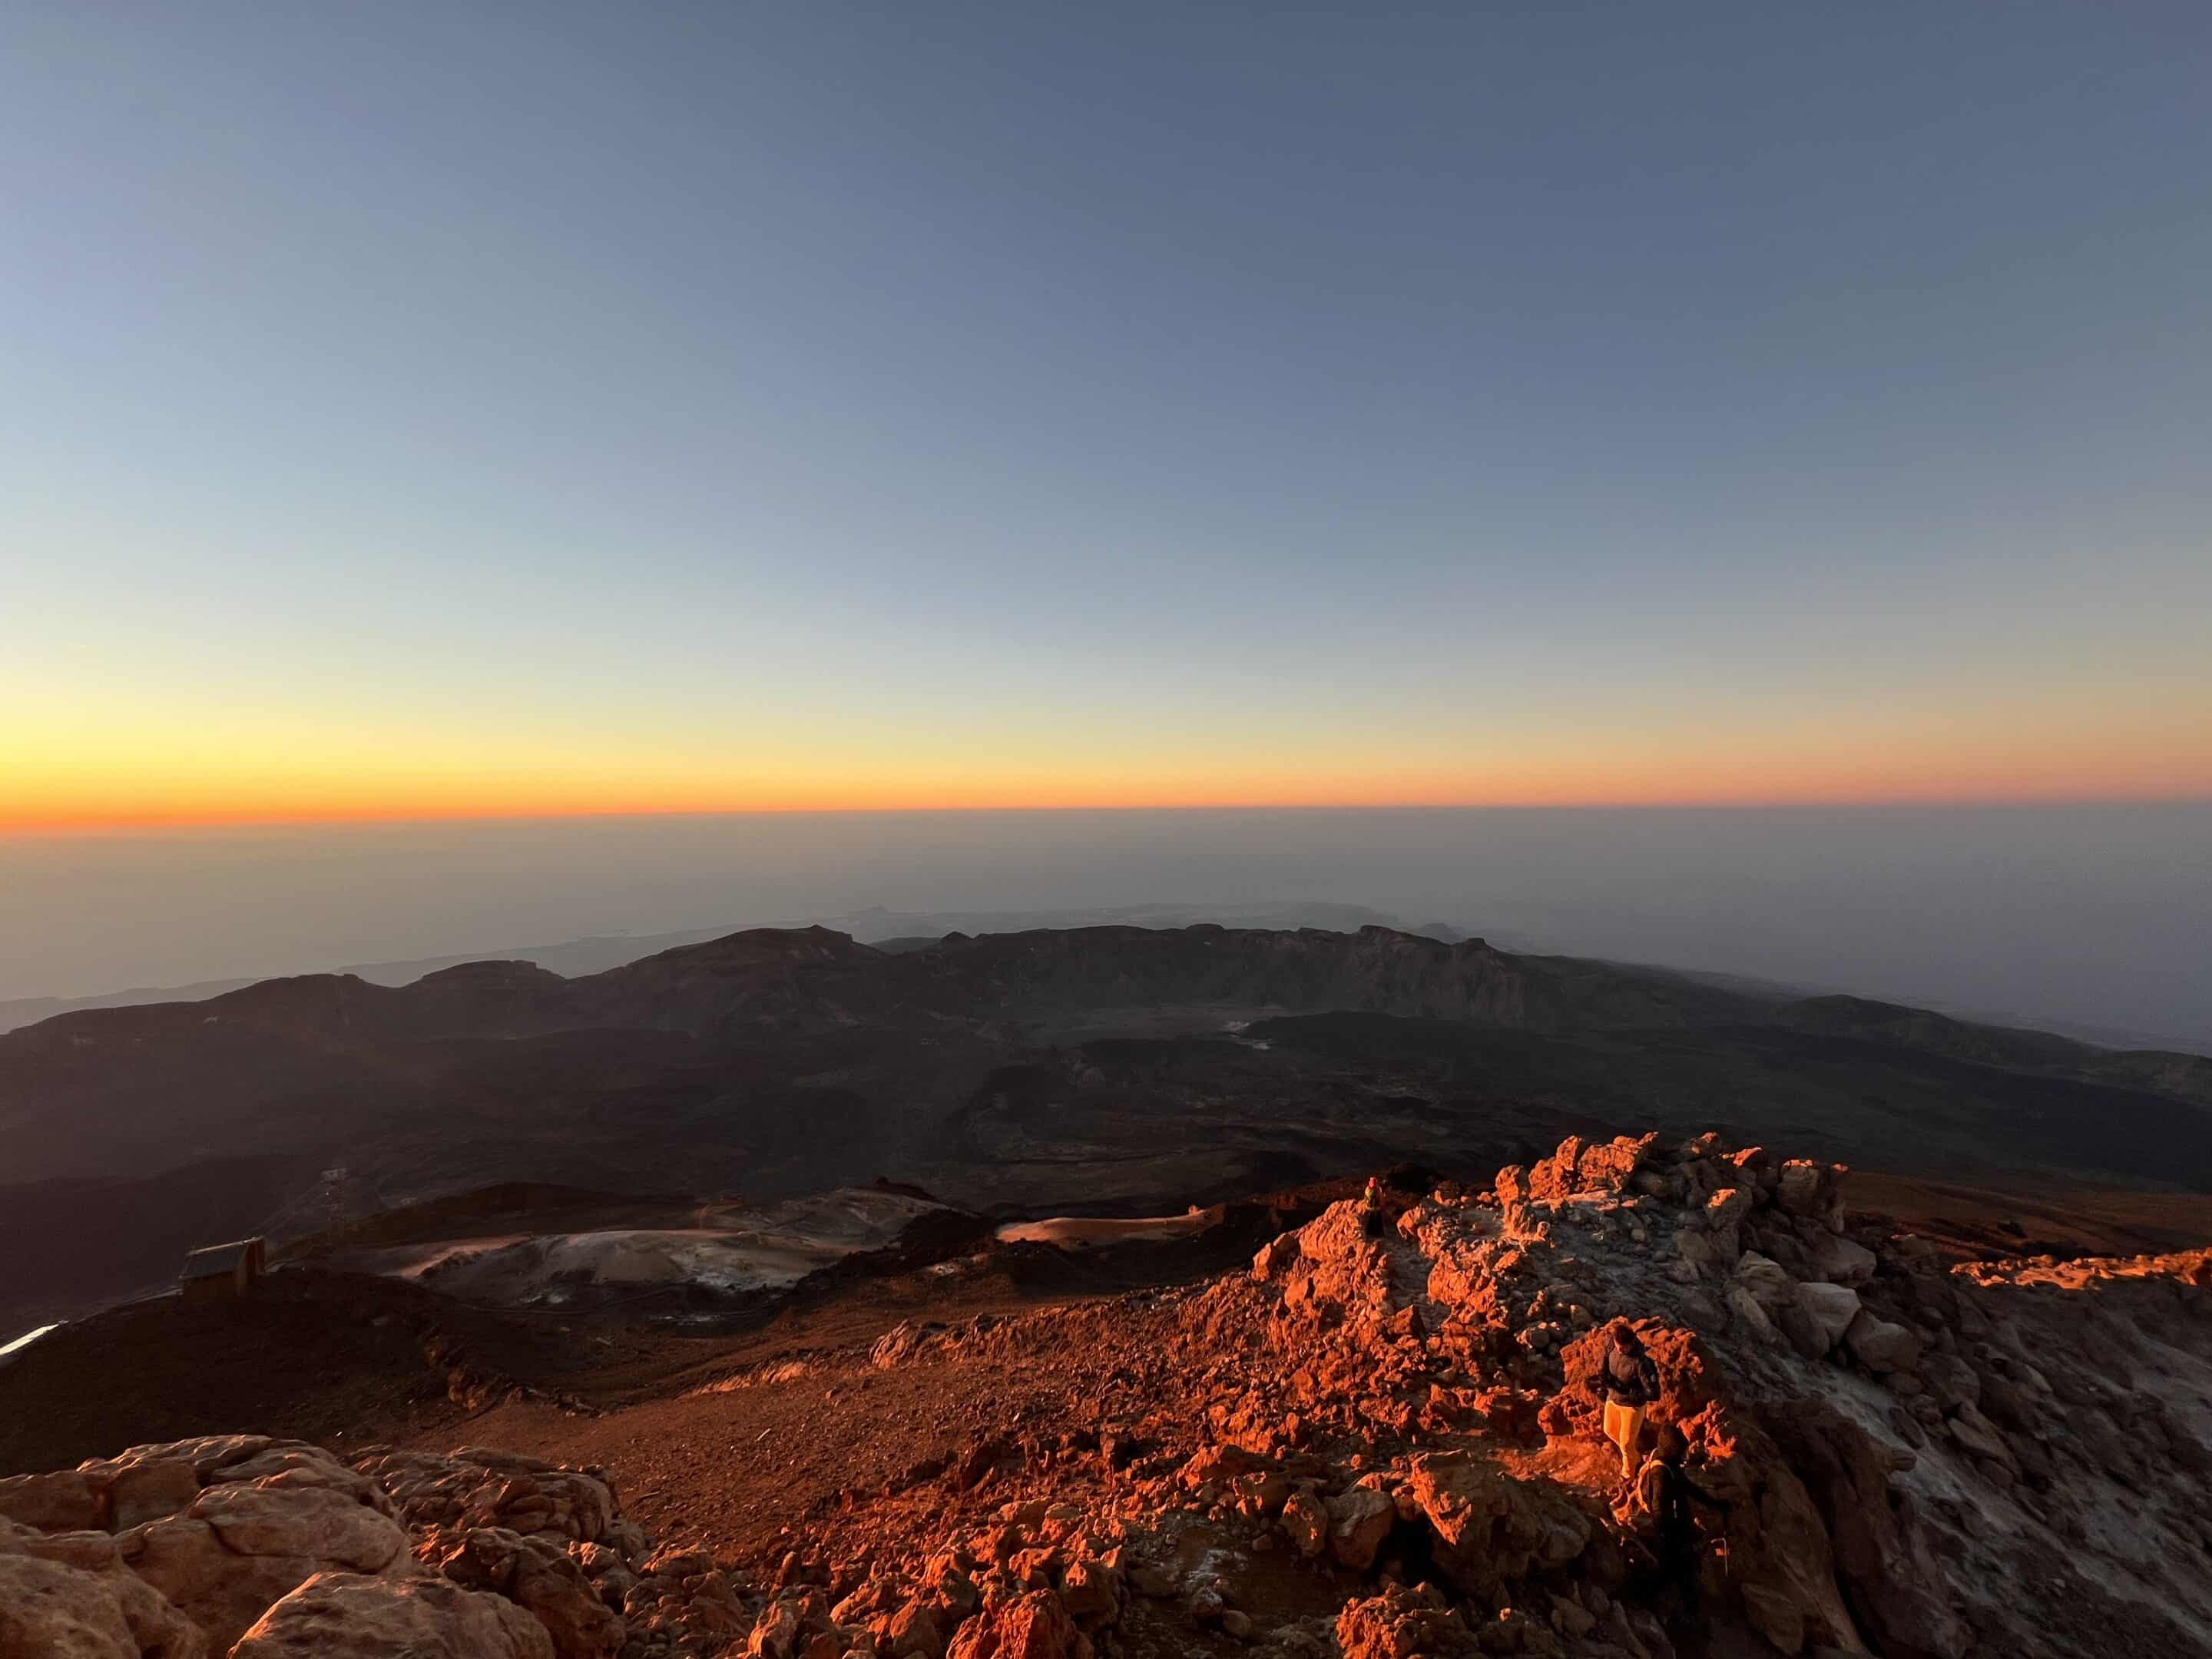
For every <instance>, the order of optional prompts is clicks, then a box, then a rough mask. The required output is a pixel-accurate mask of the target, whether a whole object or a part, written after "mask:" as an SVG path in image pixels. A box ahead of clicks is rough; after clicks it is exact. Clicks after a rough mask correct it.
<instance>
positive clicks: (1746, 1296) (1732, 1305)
mask: <svg viewBox="0 0 2212 1659" xmlns="http://www.w3.org/2000/svg"><path fill="white" fill-rule="evenodd" d="M1728 1305H1729V1312H1730V1313H1732V1314H1734V1315H1735V1318H1736V1323H1737V1324H1738V1325H1739V1326H1740V1327H1741V1329H1742V1331H1743V1333H1744V1334H1746V1335H1747V1336H1749V1337H1751V1338H1753V1340H1756V1341H1760V1342H1773V1341H1777V1340H1780V1337H1781V1333H1780V1332H1779V1331H1778V1330H1776V1329H1775V1328H1774V1322H1773V1321H1772V1320H1771V1319H1769V1318H1768V1317H1767V1316H1766V1310H1765V1307H1764V1306H1763V1305H1761V1304H1760V1302H1759V1298H1758V1297H1755V1296H1753V1294H1752V1293H1751V1291H1750V1289H1749V1288H1748V1287H1747V1286H1746V1285H1730V1286H1729V1292H1728Z"/></svg>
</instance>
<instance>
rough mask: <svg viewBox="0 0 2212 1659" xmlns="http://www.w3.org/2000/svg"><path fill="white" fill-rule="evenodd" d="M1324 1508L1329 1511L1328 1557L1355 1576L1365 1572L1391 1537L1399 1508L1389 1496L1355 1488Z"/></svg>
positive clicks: (1339, 1494)
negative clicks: (1355, 1573) (1331, 1557)
mask: <svg viewBox="0 0 2212 1659" xmlns="http://www.w3.org/2000/svg"><path fill="white" fill-rule="evenodd" d="M1324 1507H1325V1508H1326V1509H1327V1510H1328V1553H1329V1554H1330V1555H1332V1556H1334V1558H1335V1559H1337V1560H1338V1561H1339V1562H1340V1563H1341V1564H1342V1565H1345V1566H1347V1567H1350V1568H1352V1570H1353V1571H1356V1572H1364V1571H1367V1569H1368V1568H1370V1567H1371V1566H1373V1565H1375V1555H1376V1551H1378V1550H1380V1549H1381V1548H1382V1547H1383V1540H1384V1539H1386V1538H1388V1537H1389V1535H1390V1528H1391V1525H1392V1523H1393V1522H1395V1521H1396V1520H1397V1518H1398V1506H1397V1505H1396V1504H1395V1503H1393V1502H1392V1501H1391V1499H1390V1495H1389V1493H1388V1492H1378V1491H1376V1489H1375V1488H1374V1487H1372V1486H1354V1487H1352V1490H1351V1491H1349V1492H1340V1493H1338V1494H1337V1495H1336V1496H1335V1497H1334V1498H1330V1499H1328V1503H1327V1504H1325V1505H1324Z"/></svg>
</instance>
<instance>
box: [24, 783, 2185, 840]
mask: <svg viewBox="0 0 2212 1659" xmlns="http://www.w3.org/2000/svg"><path fill="white" fill-rule="evenodd" d="M1854 783H1858V784H1859V786H1860V787H1853V785H1854ZM1884 784H1886V785H1887V787H1881V786H1882V785H1884ZM1975 785H1976V787H1960V780H1959V779H1958V778H1956V777H1955V776H1954V777H1948V778H1944V779H1925V780H1917V781H1916V780H1909V779H1903V778H1899V779H1890V780H1881V781H1875V780H1866V781H1855V780H1836V781H1829V782H1826V783H1824V782H1823V781H1820V780H1801V781H1797V782H1796V785H1795V787H1784V786H1778V785H1777V784H1775V783H1773V782H1771V781H1770V782H1769V783H1768V784H1767V785H1766V787H1750V786H1747V787H1737V788H1715V787H1708V788H1704V789H1683V790H1680V791H1674V792H1666V793H1654V792H1630V791H1622V790H1618V789H1613V790H1608V789H1606V788H1604V787H1595V781H1594V787H1587V788H1583V789H1554V790H1548V791H1544V792H1541V793H1540V792H1534V791H1527V790H1512V789H1498V790H1496V791H1493V792H1484V793H1477V792H1474V791H1471V790H1462V791H1456V792H1452V791H1437V792H1407V791H1404V790H1390V789H1385V788H1375V789H1360V788H1340V789H1336V790H1330V791H1315V792H1312V793H1303V794H1291V793H1282V792H1269V791H1233V790H1223V789H1218V788H1217V789H1212V790H1207V789H1201V788H1185V789H1160V790H1158V791H1154V792H1147V793H1141V794H1134V795H1131V794H1118V793H1105V792H1102V791H1097V790H1085V789H1079V788H1063V789H1056V790H1054V789H1036V790H1031V791H1028V792H1015V791H1002V790H994V789H975V788H970V789H958V788H948V789H945V790H942V791H939V792H933V793H908V792H897V793H893V792H891V791H889V790H884V789H871V788H867V787H853V788H849V789H843V790H836V791H828V792H820V793H804V794H787V793H770V792H757V793H736V792H732V793H726V794H720V793H717V794H700V795H689V796H682V797H674V798H669V797H656V796H635V795H627V794H623V793H592V794H588V795H586V794H580V793H572V792H569V791H565V790H557V789H556V790H548V791H544V792H531V793H520V794H516V795H508V796H501V797H494V796H489V795H485V796H470V795H444V794H439V795H422V796H412V797H410V796H404V795H403V796H398V797H386V798H383V799H375V798H371V797H366V796H360V797H338V798H331V797H322V798H315V797H301V796H293V797H264V798H258V799H257V798H252V797H247V798H242V799H231V800H227V801H222V802H216V801H207V802H194V803H179V802H164V801H156V800H148V801H144V802H120V801H118V802H114V803H112V804H101V805H94V804H92V803H80V802H72V801H56V802H52V803H51V804H46V805H14V804H12V803H10V804H6V805H0V835H10V836H24V835H31V836H40V835H56V834H70V833H87V834H98V833H102V832H129V831H143V830H158V829H211V828H219V827H223V826H237V827H241V828H242V827H247V826H252V825H285V824H315V823H333V824H335V823H395V824H396V823H467V822H471V821H485V822H495V821H517V820H527V819H532V818H586V817H608V818H619V817H717V816H734V815H742V814H804V813H810V812H822V813H829V812H849V813H869V812H880V813H898V812H963V811H974V812H985V811H1036V812H1055V811H1267V810H1278V811H1298V810H1306V811H1332V810H1334V811H1351V810H1360V809H1369V810H1373V809H1387V808H1401V809H1407V810H1422V809H1432V810H1442V809H1452V808H1492V809H1498V810H1541V809H1545V808H1552V809H1566V808H1577V809H1584V810H1603V809H1616V810H1625V809H1632V808H1645V809H1650V810H1667V809H1676V810H1682V809H1691V808H1698V807H1741V808H1759V807H1772V808H1789V807H1820V806H1827V807H1851V806H1866V807H1877V806H1903V805H1928V806H1941V805H1956V806H1972V805H2067V804H2071V803H2079V804H2089V803H2095V802H2125V801H2146V802H2150V801H2187V800H2212V781H2205V780H2198V781H2175V780H2171V779H2163V778H2143V779H2136V778H2132V777H2117V778H2113V779H2111V780H2108V781H2100V783H2099V785H2097V786H2092V787H2081V785H2079V784H2078V783H2077V784H2076V785H2075V787H2063V786H2059V785H2055V784H2048V783H2046V784H2045V785H2043V786H2042V787H2037V786H2036V785H2035V784H2033V783H2032V782H2030V781H2027V780H2020V781H2011V780H2005V779H1999V778H1985V779H1978V780H1976V781H1975Z"/></svg>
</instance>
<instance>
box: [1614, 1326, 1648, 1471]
mask: <svg viewBox="0 0 2212 1659" xmlns="http://www.w3.org/2000/svg"><path fill="white" fill-rule="evenodd" d="M1601 1383H1602V1385H1603V1387H1604V1389H1605V1437H1606V1438H1607V1439H1608V1440H1610V1441H1612V1442H1613V1444H1614V1445H1616V1446H1618V1447H1620V1474H1621V1478H1622V1479H1623V1480H1632V1479H1633V1478H1634V1477H1635V1474H1636V1466H1637V1456H1636V1451H1637V1444H1638V1442H1639V1441H1640V1440H1642V1438H1643V1437H1644V1410H1645V1408H1646V1407H1649V1406H1650V1404H1651V1402H1652V1401H1655V1400H1656V1399H1657V1398H1658V1397H1659V1368H1658V1367H1657V1366H1656V1365H1655V1364H1652V1363H1651V1356H1650V1354H1649V1353H1647V1352H1644V1339H1643V1338H1642V1337H1640V1336H1638V1335H1637V1334H1636V1332H1635V1330H1634V1328H1632V1326H1630V1324H1629V1322H1627V1321H1626V1320H1625V1319H1622V1320H1616V1321H1615V1322H1613V1346H1611V1347H1610V1348H1608V1349H1607V1350H1606V1355H1605V1373H1604V1376H1603V1377H1602V1378H1601Z"/></svg>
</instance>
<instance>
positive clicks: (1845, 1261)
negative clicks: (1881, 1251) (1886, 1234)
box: [1813, 1236, 1875, 1285]
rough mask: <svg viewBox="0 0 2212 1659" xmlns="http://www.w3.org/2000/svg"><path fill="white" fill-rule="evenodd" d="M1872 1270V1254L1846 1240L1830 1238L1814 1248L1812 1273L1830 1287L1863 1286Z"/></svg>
mask: <svg viewBox="0 0 2212 1659" xmlns="http://www.w3.org/2000/svg"><path fill="white" fill-rule="evenodd" d="M1874 1269H1875V1254H1874V1252H1873V1251H1872V1250H1869V1249H1867V1247H1866V1246H1865V1245H1863V1244H1855V1243H1852V1242H1851V1241H1850V1239H1848V1238H1838V1237H1833V1236H1830V1237H1826V1238H1823V1239H1822V1240H1821V1241H1820V1243H1819V1244H1817V1245H1815V1246H1814V1249H1813V1271H1814V1272H1815V1273H1818V1274H1820V1277H1821V1278H1822V1279H1826V1280H1827V1281H1828V1283H1829V1284H1831V1285H1863V1284H1865V1283H1866V1282H1867V1281H1868V1280H1869V1279H1872V1278H1873V1277H1874Z"/></svg>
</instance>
